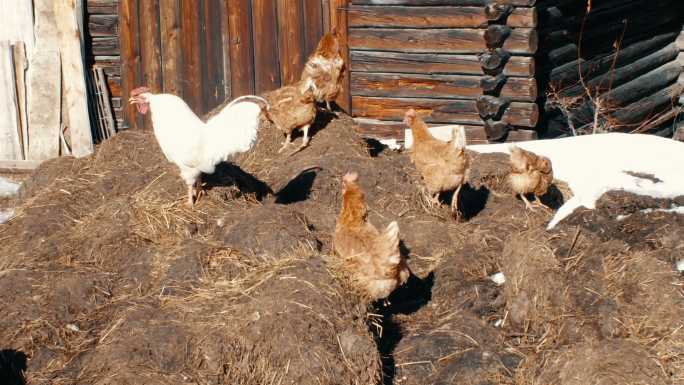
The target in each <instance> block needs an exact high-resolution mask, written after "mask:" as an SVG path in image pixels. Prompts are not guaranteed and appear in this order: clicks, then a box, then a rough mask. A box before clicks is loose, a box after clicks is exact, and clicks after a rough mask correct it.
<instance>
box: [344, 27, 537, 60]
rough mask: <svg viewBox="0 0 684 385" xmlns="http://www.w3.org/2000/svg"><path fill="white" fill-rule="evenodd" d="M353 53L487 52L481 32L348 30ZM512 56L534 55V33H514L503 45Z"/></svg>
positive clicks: (461, 30) (526, 29)
mask: <svg viewBox="0 0 684 385" xmlns="http://www.w3.org/2000/svg"><path fill="white" fill-rule="evenodd" d="M349 46H350V48H351V49H352V50H374V51H396V52H434V53H480V52H482V51H484V50H486V49H487V45H486V44H485V31H484V30H481V29H397V28H350V29H349ZM503 48H504V49H506V50H507V51H509V52H511V53H517V54H533V53H535V52H536V51H537V33H536V31H535V30H534V29H530V28H518V29H514V30H513V31H512V32H511V34H510V36H508V38H507V39H506V41H505V42H504V44H503Z"/></svg>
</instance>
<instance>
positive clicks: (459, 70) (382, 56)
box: [351, 51, 535, 77]
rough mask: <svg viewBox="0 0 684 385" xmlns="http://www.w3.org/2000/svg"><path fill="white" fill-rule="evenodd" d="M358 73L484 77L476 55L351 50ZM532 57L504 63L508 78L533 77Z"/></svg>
mask: <svg viewBox="0 0 684 385" xmlns="http://www.w3.org/2000/svg"><path fill="white" fill-rule="evenodd" d="M351 62H352V68H353V69H354V71H355V72H398V73H424V74H464V75H484V72H483V71H482V63H481V62H480V60H479V58H478V56H477V55H453V54H432V53H397V52H375V51H351ZM534 73H535V61H534V58H533V57H527V56H513V57H511V58H510V59H509V60H508V62H507V63H506V64H505V66H504V68H503V74H504V75H506V76H519V77H533V76H534Z"/></svg>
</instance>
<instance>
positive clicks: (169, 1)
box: [159, 0, 183, 95]
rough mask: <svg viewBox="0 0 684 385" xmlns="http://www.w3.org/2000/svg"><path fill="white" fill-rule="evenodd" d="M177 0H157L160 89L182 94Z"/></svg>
mask: <svg viewBox="0 0 684 385" xmlns="http://www.w3.org/2000/svg"><path fill="white" fill-rule="evenodd" d="M178 2H179V0H159V29H160V37H161V62H162V63H161V66H162V74H163V79H162V90H163V91H164V92H165V93H169V94H174V95H182V90H183V87H182V85H181V78H180V73H179V70H180V69H181V66H182V62H181V49H180V33H181V30H180V13H179V4H178Z"/></svg>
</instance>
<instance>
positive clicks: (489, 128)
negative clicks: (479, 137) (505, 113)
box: [484, 119, 511, 142]
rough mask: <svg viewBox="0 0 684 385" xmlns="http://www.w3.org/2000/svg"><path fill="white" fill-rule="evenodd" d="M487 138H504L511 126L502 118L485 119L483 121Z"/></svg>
mask: <svg viewBox="0 0 684 385" xmlns="http://www.w3.org/2000/svg"><path fill="white" fill-rule="evenodd" d="M484 124H485V132H486V133H487V140H489V141H490V142H500V141H503V140H505V139H506V136H507V135H508V131H509V130H510V128H511V126H510V125H509V124H508V123H506V122H504V121H502V120H493V119H486V120H485V121H484Z"/></svg>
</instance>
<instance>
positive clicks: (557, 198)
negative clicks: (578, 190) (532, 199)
mask: <svg viewBox="0 0 684 385" xmlns="http://www.w3.org/2000/svg"><path fill="white" fill-rule="evenodd" d="M539 201H541V203H543V204H544V205H545V206H547V207H549V208H551V209H553V210H558V209H559V208H560V207H561V206H563V203H565V199H564V198H563V193H561V191H560V190H559V189H558V187H556V185H555V184H552V185H551V186H549V189H548V191H546V194H544V195H542V196H540V197H539Z"/></svg>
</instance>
